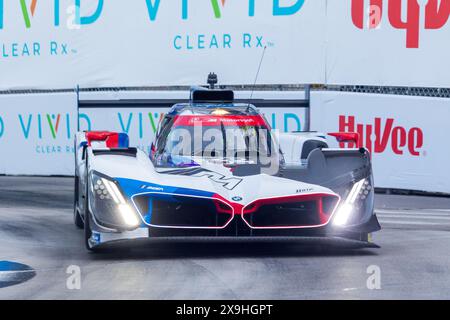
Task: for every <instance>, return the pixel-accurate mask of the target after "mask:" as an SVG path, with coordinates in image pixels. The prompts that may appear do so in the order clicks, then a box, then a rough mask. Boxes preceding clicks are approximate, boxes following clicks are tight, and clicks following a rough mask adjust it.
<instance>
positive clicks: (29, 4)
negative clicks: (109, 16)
mask: <svg viewBox="0 0 450 320" xmlns="http://www.w3.org/2000/svg"><path fill="white" fill-rule="evenodd" d="M88 1H90V3H95V2H96V3H97V7H96V9H95V11H94V12H93V13H92V14H91V15H89V16H82V14H81V0H73V2H72V3H73V8H74V10H73V16H71V17H70V18H71V20H73V23H74V24H75V25H79V26H81V25H88V24H93V23H95V22H96V21H97V20H98V19H99V18H100V16H101V13H102V11H103V3H104V2H103V0H88ZM88 1H87V0H84V1H83V2H85V3H87V2H88ZM5 2H6V1H4V0H0V30H2V29H6V28H7V26H6V25H5V24H4V21H5V20H6V19H5V15H6V14H9V13H10V11H11V12H12V11H13V10H8V11H7V9H11V6H14V5H19V6H20V12H21V14H22V17H23V21H24V26H25V28H26V29H31V28H32V25H33V22H32V20H33V18H34V17H35V15H36V10H39V7H40V8H46V9H48V8H49V3H52V2H53V4H52V5H50V7H52V9H53V10H52V11H53V21H52V24H53V26H54V27H60V25H61V8H60V4H61V1H60V0H53V1H49V0H30V1H28V0H20V1H15V2H13V1H11V3H9V2H10V1H8V6H5ZM38 4H39V5H40V4H44V6H39V5H38ZM68 11H70V10H68ZM11 18H12V19H14V20H16V19H17V17H11Z"/></svg>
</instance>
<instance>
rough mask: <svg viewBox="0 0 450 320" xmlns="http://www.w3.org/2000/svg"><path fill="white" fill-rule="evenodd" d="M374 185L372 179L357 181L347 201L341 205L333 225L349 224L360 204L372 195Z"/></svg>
mask: <svg viewBox="0 0 450 320" xmlns="http://www.w3.org/2000/svg"><path fill="white" fill-rule="evenodd" d="M371 191H372V185H371V183H370V179H369V178H366V179H362V180H360V181H358V182H357V183H355V184H354V185H353V187H352V189H351V190H350V192H349V194H348V195H347V198H346V199H345V201H344V202H343V203H342V204H341V205H340V206H339V208H338V210H337V211H336V214H335V216H334V219H333V225H335V226H345V225H347V224H348V222H349V221H350V219H351V218H352V216H353V214H354V213H355V209H357V207H358V204H359V203H361V202H364V200H366V199H367V198H368V197H369V195H371Z"/></svg>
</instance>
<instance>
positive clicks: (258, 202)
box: [242, 193, 340, 229]
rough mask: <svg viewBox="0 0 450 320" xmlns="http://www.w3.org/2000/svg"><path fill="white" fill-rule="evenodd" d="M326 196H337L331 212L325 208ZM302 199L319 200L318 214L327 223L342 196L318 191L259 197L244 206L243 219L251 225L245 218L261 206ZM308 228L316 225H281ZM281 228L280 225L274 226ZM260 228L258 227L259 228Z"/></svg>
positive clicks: (323, 223) (322, 223) (323, 222)
mask: <svg viewBox="0 0 450 320" xmlns="http://www.w3.org/2000/svg"><path fill="white" fill-rule="evenodd" d="M324 197H335V198H336V203H335V205H334V207H333V208H330V209H331V211H330V212H325V211H324V208H323V198H324ZM302 201H316V202H317V215H318V216H319V219H320V224H321V225H326V224H328V223H329V222H330V220H331V217H332V213H333V212H334V210H335V209H336V207H337V205H338V204H339V202H340V197H339V196H337V195H333V194H327V193H316V194H307V195H295V196H287V197H278V198H268V199H259V200H255V201H253V202H251V203H249V204H248V205H247V206H245V207H244V208H243V215H242V217H243V219H244V221H245V222H246V223H247V224H248V225H249V226H250V224H249V222H248V221H247V220H246V219H245V215H247V214H250V213H253V212H255V211H257V210H258V209H259V208H260V207H261V206H263V205H268V204H277V203H295V202H302ZM303 227H305V228H307V227H311V228H312V227H316V226H285V227H281V228H282V229H289V228H303ZM271 228H272V227H262V228H261V229H271ZM273 228H280V227H273ZM257 229H258V228H257Z"/></svg>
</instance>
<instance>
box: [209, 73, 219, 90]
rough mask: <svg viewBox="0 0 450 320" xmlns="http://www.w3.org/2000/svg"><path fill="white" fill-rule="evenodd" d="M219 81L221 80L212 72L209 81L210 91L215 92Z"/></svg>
mask: <svg viewBox="0 0 450 320" xmlns="http://www.w3.org/2000/svg"><path fill="white" fill-rule="evenodd" d="M218 81H219V80H218V78H217V74H215V73H214V72H210V73H209V75H208V80H207V83H208V85H209V89H211V90H214V89H215V87H216V84H217V82H218Z"/></svg>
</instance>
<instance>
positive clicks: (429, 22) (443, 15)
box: [425, 0, 450, 29]
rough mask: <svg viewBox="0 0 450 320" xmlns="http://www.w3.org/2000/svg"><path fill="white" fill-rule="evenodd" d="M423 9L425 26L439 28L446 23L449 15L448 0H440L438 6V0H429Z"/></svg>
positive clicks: (449, 5) (449, 2)
mask: <svg viewBox="0 0 450 320" xmlns="http://www.w3.org/2000/svg"><path fill="white" fill-rule="evenodd" d="M425 10H426V12H425V13H426V18H425V28H426V29H440V28H442V27H443V26H444V25H445V24H446V23H447V21H448V18H449V16H450V1H448V0H441V5H440V6H439V5H438V0H429V1H428V4H427V6H426V8H425Z"/></svg>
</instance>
